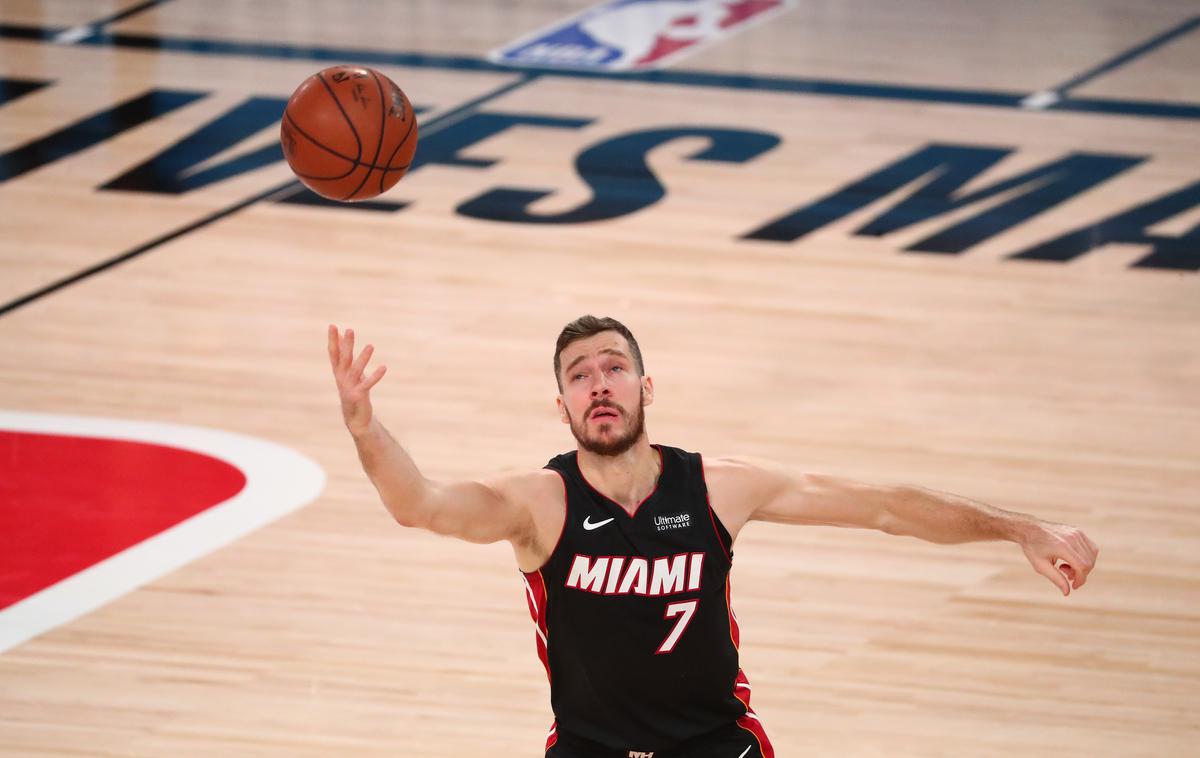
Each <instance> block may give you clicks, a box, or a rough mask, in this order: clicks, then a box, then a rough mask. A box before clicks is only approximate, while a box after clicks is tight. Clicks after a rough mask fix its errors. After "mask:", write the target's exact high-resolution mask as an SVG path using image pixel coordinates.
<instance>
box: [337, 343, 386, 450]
mask: <svg viewBox="0 0 1200 758" xmlns="http://www.w3.org/2000/svg"><path fill="white" fill-rule="evenodd" d="M373 352H375V348H374V346H372V345H367V346H366V347H364V348H363V349H362V352H361V353H359V354H358V356H357V357H356V356H355V355H354V330H353V329H347V330H346V331H345V333H340V332H339V331H338V328H337V327H336V326H334V325H333V324H330V325H329V365H330V367H332V368H333V378H334V379H335V380H336V381H337V388H338V395H339V397H340V398H341V401H342V419H343V420H344V421H345V422H346V428H347V429H349V430H350V433H351V434H354V435H358V434H362V433H363V432H365V431H366V430H367V427H368V426H370V424H371V388H372V387H374V386H375V385H376V384H378V383H379V380H380V379H382V378H383V375H384V374H385V373H387V366H380V367H378V368H376V369H375V370H374V371H373V372H371V374H370V376H366V377H365V378H364V376H363V372H364V371H365V370H366V368H367V362H368V361H370V360H371V353H373Z"/></svg>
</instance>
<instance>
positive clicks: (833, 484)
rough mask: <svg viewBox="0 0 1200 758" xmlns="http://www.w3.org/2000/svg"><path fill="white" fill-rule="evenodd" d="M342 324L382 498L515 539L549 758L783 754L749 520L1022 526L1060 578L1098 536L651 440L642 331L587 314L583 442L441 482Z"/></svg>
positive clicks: (1027, 548)
mask: <svg viewBox="0 0 1200 758" xmlns="http://www.w3.org/2000/svg"><path fill="white" fill-rule="evenodd" d="M371 353H372V348H371V346H370V345H368V346H367V347H366V348H364V349H363V350H362V352H361V353H360V354H359V355H357V356H355V355H354V334H353V332H351V331H349V330H347V331H346V332H345V333H344V334H343V333H340V332H339V331H338V330H337V328H336V327H334V326H330V328H329V360H330V363H331V365H332V366H333V372H334V376H335V378H336V380H337V386H338V391H339V394H340V396H341V403H342V414H343V417H344V419H345V422H346V426H347V428H348V429H349V430H350V433H351V435H352V436H353V437H354V441H355V444H356V446H357V448H358V454H359V458H360V459H361V461H362V464H363V468H364V470H365V471H366V472H367V475H368V476H369V477H370V479H371V481H372V483H373V484H374V485H375V487H376V488H377V489H378V491H379V494H380V497H381V498H382V500H383V503H384V505H385V506H386V507H387V509H388V510H389V511H390V512H391V514H392V516H393V517H394V518H395V519H396V521H398V522H399V523H400V524H402V525H404V526H415V527H421V528H424V529H429V530H431V531H434V532H437V533H439V534H448V535H453V536H456V537H460V538H462V539H465V540H469V541H471V542H480V543H488V542H497V541H500V540H507V541H509V542H510V543H511V544H512V546H513V551H514V552H515V554H516V559H517V564H518V566H519V567H520V569H521V572H522V576H523V579H524V581H525V588H526V592H527V599H528V601H529V610H530V614H531V615H532V617H533V620H534V624H535V625H536V627H537V649H538V655H539V657H540V658H541V660H542V663H543V664H544V665H545V666H546V672H547V675H548V676H549V678H550V700H551V706H552V709H553V711H554V716H555V722H554V725H553V726H552V727H551V729H550V734H549V735H548V737H547V741H546V755H547V756H552V757H553V758H608V757H609V756H611V757H612V758H771V757H772V756H773V755H774V752H773V750H772V748H771V743H770V741H769V740H768V739H767V735H766V733H765V732H764V730H763V728H762V725H761V724H760V723H759V720H758V717H757V716H755V714H754V711H753V710H752V709H751V708H750V685H749V682H748V680H747V678H746V675H745V674H744V673H743V672H742V670H741V669H740V668H739V666H738V654H737V645H738V637H739V633H738V627H737V621H736V619H735V617H734V615H733V612H732V610H731V608H730V604H729V602H730V601H729V583H728V576H729V569H730V566H731V565H732V559H733V552H732V548H733V543H734V541H735V540H736V538H737V535H738V532H739V531H740V530H741V528H742V527H743V526H744V525H745V524H746V523H747V522H749V521H753V520H757V521H773V522H778V523H790V524H828V525H837V526H853V527H863V528H872V529H878V530H881V531H884V532H887V533H889V534H902V535H910V536H914V537H919V538H921V539H924V540H928V541H931V542H939V543H958V542H969V541H975V540H1009V541H1012V542H1015V543H1017V544H1018V545H1019V546H1020V547H1021V549H1022V550H1023V551H1024V553H1025V556H1026V558H1027V559H1028V560H1029V562H1030V564H1031V565H1032V566H1033V568H1034V570H1036V571H1037V572H1038V573H1040V574H1042V575H1043V576H1045V577H1046V578H1047V579H1049V580H1050V581H1051V582H1053V583H1054V584H1055V585H1056V586H1057V587H1058V588H1059V589H1060V591H1061V592H1062V593H1063V595H1067V594H1069V593H1070V591H1071V588H1072V587H1075V588H1079V587H1081V586H1083V584H1084V582H1085V581H1086V579H1087V576H1088V573H1089V572H1090V571H1091V569H1092V566H1093V565H1094V564H1095V560H1096V556H1097V553H1098V551H1097V548H1096V546H1095V545H1094V544H1093V543H1092V542H1091V540H1090V539H1088V537H1087V536H1086V535H1085V534H1084V533H1083V532H1081V531H1080V530H1078V529H1076V528H1074V527H1070V526H1066V525H1063V524H1055V523H1051V522H1047V521H1042V520H1040V519H1037V518H1035V517H1033V516H1029V515H1025V514H1020V513H1013V512H1010V511H1004V510H1001V509H999V508H993V507H991V506H988V505H984V504H982V503H977V502H973V501H970V500H967V499H965V498H961V497H956V496H953V495H947V494H944V493H938V492H931V491H928V490H923V489H919V488H915V487H878V486H869V485H865V484H860V483H857V482H852V481H847V480H844V479H839V478H834V477H829V476H822V475H817V474H802V475H798V474H793V473H789V472H787V471H785V470H782V469H780V468H777V467H775V466H773V465H770V464H766V463H761V462H756V461H750V460H745V459H736V458H729V459H702V458H701V456H700V455H699V454H697V453H689V452H685V451H683V450H680V449H678V448H673V447H667V446H665V445H652V444H651V443H650V441H649V439H648V438H647V435H646V428H645V416H644V409H645V407H646V406H647V405H650V404H651V403H652V402H653V401H654V382H653V381H652V380H651V378H650V377H649V376H646V375H645V369H644V365H643V362H642V354H641V350H640V348H639V347H638V344H637V340H636V339H634V337H633V334H631V333H630V331H629V329H627V328H626V327H625V326H624V325H623V324H621V323H620V322H618V321H616V320H614V319H611V318H596V317H595V316H583V317H582V318H579V319H576V320H575V321H573V322H571V323H570V324H568V325H567V326H566V327H565V328H564V329H563V331H562V333H561V334H560V335H559V337H558V342H557V345H556V347H555V352H554V373H555V377H556V379H557V381H558V389H559V395H558V400H557V402H558V409H559V414H560V417H561V419H562V421H563V423H565V424H569V425H570V428H571V433H572V434H573V435H574V436H575V439H576V441H577V443H578V449H577V450H576V451H573V452H569V453H565V454H563V455H559V456H556V457H555V458H552V459H551V460H550V462H549V463H547V464H546V466H545V467H544V468H542V469H540V470H536V471H530V472H524V473H517V474H507V475H503V476H498V477H494V478H490V479H482V480H480V481H466V482H433V481H430V480H427V479H425V478H424V477H423V476H422V475H421V473H420V471H419V470H418V469H417V466H416V464H415V463H414V462H413V460H412V458H410V457H409V456H408V454H407V453H406V452H405V451H404V450H403V449H402V448H401V447H400V445H399V444H397V443H396V441H395V440H394V439H393V438H392V437H391V435H389V434H388V432H387V430H386V429H384V427H383V425H382V424H381V423H380V422H379V420H378V419H377V418H376V417H375V416H374V414H373V413H372V411H371V403H370V397H369V393H370V390H371V388H372V387H374V386H375V385H376V384H377V383H378V382H379V380H380V379H381V378H382V377H383V375H384V372H385V368H384V367H382V366H381V367H379V368H377V369H375V370H374V371H373V372H372V373H370V374H369V375H368V374H366V367H367V364H368V362H369V360H370V357H371Z"/></svg>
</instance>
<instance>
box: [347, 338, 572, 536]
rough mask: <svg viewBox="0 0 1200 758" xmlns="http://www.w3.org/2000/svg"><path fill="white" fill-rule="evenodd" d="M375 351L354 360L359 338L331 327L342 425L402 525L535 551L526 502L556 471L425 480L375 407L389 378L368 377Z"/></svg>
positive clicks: (382, 369)
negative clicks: (374, 394)
mask: <svg viewBox="0 0 1200 758" xmlns="http://www.w3.org/2000/svg"><path fill="white" fill-rule="evenodd" d="M372 352H374V348H373V347H372V346H371V345H367V346H366V347H365V348H363V350H362V352H361V353H359V354H358V355H357V356H355V355H354V331H353V330H351V329H347V330H346V331H345V332H344V333H339V331H338V329H337V327H336V326H333V325H330V327H329V363H330V366H331V367H332V368H333V375H334V379H335V380H336V381H337V388H338V395H339V396H340V398H341V403H342V418H343V419H344V421H345V422H346V428H347V429H348V430H349V431H350V435H351V436H352V437H353V438H354V444H355V446H356V447H357V448H358V457H359V460H360V461H361V462H362V466H363V470H364V471H366V473H367V476H368V477H369V478H370V479H371V483H372V484H374V485H375V489H376V490H378V491H379V496H380V498H381V499H382V500H383V504H384V506H386V507H387V509H388V512H390V513H391V514H392V517H393V518H395V519H396V521H397V522H399V523H400V524H402V525H404V526H412V527H418V528H421V529H428V530H430V531H433V532H437V533H438V534H445V535H450V536H453V537H458V538H460V539H464V540H468V541H470V542H479V543H489V542H499V541H500V540H508V541H510V542H512V543H513V544H514V546H516V547H517V548H518V552H519V553H520V552H521V547H522V546H524V547H525V548H526V549H529V547H530V546H532V545H533V544H534V543H535V542H536V537H535V528H534V519H533V515H532V513H531V511H530V509H529V508H528V506H527V505H526V503H527V502H529V501H528V500H526V499H525V498H523V497H520V495H521V494H522V492H523V491H524V490H528V489H534V490H536V489H537V488H539V487H540V486H543V485H542V484H541V483H542V482H543V481H544V480H545V479H546V477H547V474H549V475H550V476H555V475H553V474H552V473H551V472H537V473H533V474H521V475H512V476H508V477H498V478H496V479H492V480H489V481H487V482H474V481H464V482H450V483H443V482H435V481H432V480H429V479H426V478H425V476H424V475H423V474H422V473H421V471H420V470H419V469H418V468H417V464H416V463H415V462H414V461H413V459H412V458H411V457H410V456H409V454H408V453H407V452H405V450H404V448H403V447H401V446H400V444H399V443H398V442H396V440H395V438H393V437H392V435H391V434H389V433H388V430H387V429H385V428H384V426H383V424H382V423H380V421H379V419H378V418H376V417H375V414H374V413H373V411H372V408H371V396H370V392H371V388H372V387H374V386H375V385H376V384H378V383H379V380H380V379H382V378H383V375H384V374H385V373H387V367H386V366H379V367H378V368H376V369H375V370H374V371H373V372H371V373H370V374H365V371H366V368H367V364H368V363H369V361H370V359H371V354H372Z"/></svg>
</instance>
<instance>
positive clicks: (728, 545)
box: [696, 453, 733, 564]
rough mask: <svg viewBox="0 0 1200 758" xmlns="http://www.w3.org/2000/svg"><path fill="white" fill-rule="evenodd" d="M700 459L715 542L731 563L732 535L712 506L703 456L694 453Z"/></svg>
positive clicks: (701, 474) (706, 502) (701, 479)
mask: <svg viewBox="0 0 1200 758" xmlns="http://www.w3.org/2000/svg"><path fill="white" fill-rule="evenodd" d="M696 455H697V457H699V459H700V481H701V482H703V483H704V502H705V504H706V505H707V506H708V517H709V519H710V520H711V521H712V526H713V531H714V532H716V534H717V542H718V543H719V544H720V545H721V547H722V549H724V550H725V558H726V559H727V560H728V561H729V562H730V564H732V563H733V537H731V536H730V535H729V530H728V529H726V528H725V525H724V524H723V523H721V517H720V516H718V515H717V512H716V511H715V510H713V507H712V496H711V495H709V493H708V474H707V472H706V471H705V470H704V456H703V455H701V454H700V453H696Z"/></svg>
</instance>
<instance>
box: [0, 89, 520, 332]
mask: <svg viewBox="0 0 1200 758" xmlns="http://www.w3.org/2000/svg"><path fill="white" fill-rule="evenodd" d="M508 73H510V74H520V72H517V71H509V72H508ZM537 77H538V75H537V74H536V73H525V74H523V75H520V76H518V78H517V79H516V80H514V81H511V82H508V83H506V84H503V85H501V86H500V87H497V88H496V89H494V90H491V91H489V92H485V93H483V94H482V95H480V96H479V97H476V98H475V99H473V100H470V101H469V102H466V103H464V104H462V105H460V106H457V107H456V108H453V109H451V110H448V111H446V112H444V113H440V114H438V115H437V116H435V117H433V118H431V119H429V121H428V122H427V123H424V124H421V134H422V135H423V136H427V135H429V134H432V133H434V132H437V131H439V130H440V129H443V128H445V127H447V126H449V125H450V124H452V123H454V122H455V121H458V120H459V119H461V118H462V117H463V116H465V115H466V114H467V113H469V112H470V111H472V110H474V109H475V108H477V107H479V106H480V105H482V104H483V103H485V102H487V101H488V100H491V99H493V98H497V97H500V96H501V95H504V94H507V93H509V92H511V91H513V90H514V89H517V88H518V87H523V86H525V85H526V84H529V83H530V82H531V81H534V80H535V79H537ZM302 191H304V187H303V185H301V184H300V182H299V181H298V180H296V179H288V180H286V181H284V182H282V183H280V184H277V185H275V186H273V187H271V188H269V189H266V190H263V191H262V192H259V193H258V194H255V195H252V196H251V197H248V198H246V199H244V200H239V201H238V202H236V203H234V204H232V205H230V206H227V207H225V208H222V209H220V210H218V211H214V212H212V213H209V214H208V215H206V216H204V217H203V218H201V219H199V220H198V221H193V222H191V223H189V224H185V225H184V226H181V227H179V228H177V229H173V230H171V231H169V232H167V233H166V234H161V235H159V236H158V237H155V238H154V239H152V240H150V241H149V242H146V243H143V244H141V245H138V246H137V247H135V248H133V249H132V250H127V251H125V252H123V253H121V254H120V255H116V256H114V257H112V258H109V259H107V260H103V261H100V262H99V263H97V264H95V265H93V266H89V267H88V268H85V269H83V270H81V271H77V272H75V273H74V274H71V275H70V276H66V277H63V278H62V279H59V280H57V281H54V282H51V283H50V284H47V285H46V286H44V287H40V288H38V289H36V290H34V291H32V292H29V293H26V294H24V295H21V296H20V297H18V298H16V299H14V300H11V301H9V302H7V303H0V317H2V316H5V315H7V314H9V313H11V312H12V311H15V310H17V309H18V308H21V307H23V306H26V305H29V304H30V303H33V302H35V301H37V300H40V299H42V298H43V297H46V296H47V295H51V294H53V293H55V292H58V291H59V290H61V289H64V288H66V287H69V286H71V285H72V284H76V283H78V282H81V281H83V280H85V279H89V278H91V277H93V276H95V275H96V274H99V273H101V272H103V271H107V270H109V269H111V268H114V267H116V266H119V265H121V264H122V263H127V262H128V261H131V260H133V259H134V258H137V257H138V256H141V255H144V254H146V253H148V252H150V251H151V250H154V249H156V248H159V247H162V246H163V245H165V244H166V243H168V242H171V241H172V240H176V239H179V238H180V237H183V236H184V235H186V234H191V233H192V232H194V231H196V230H198V229H203V228H204V227H206V226H209V225H210V224H213V223H216V222H217V221H220V220H221V219H224V218H228V217H229V216H232V215H234V214H235V213H238V212H239V211H242V210H245V209H246V208H249V207H250V206H252V205H254V204H256V203H259V202H263V201H273V202H279V201H286V200H287V199H288V198H290V197H292V196H294V195H295V194H297V193H298V192H302Z"/></svg>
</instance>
